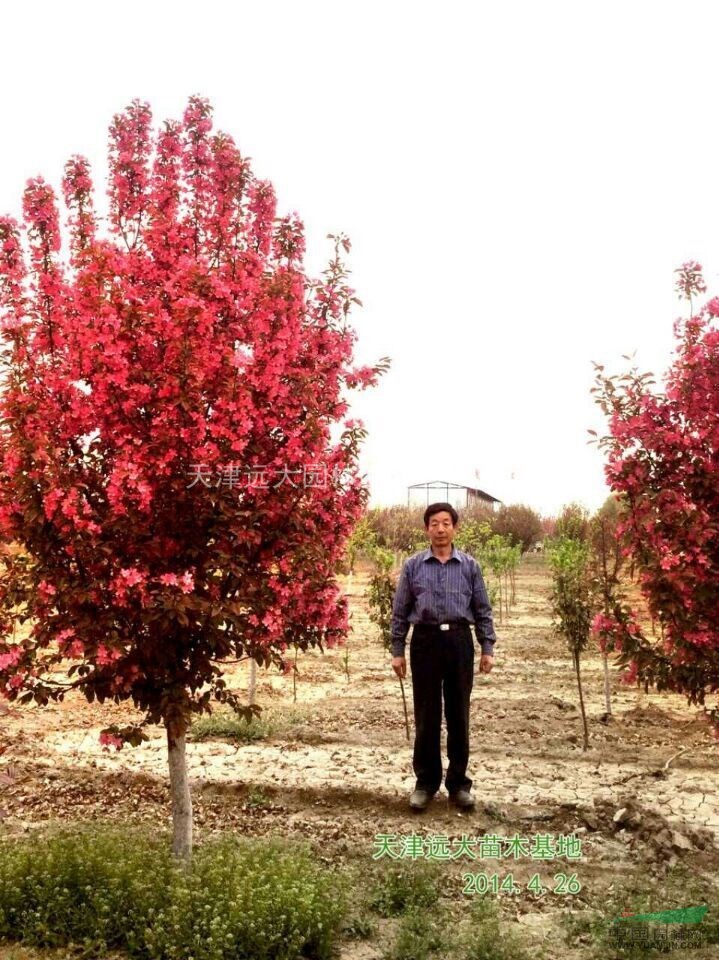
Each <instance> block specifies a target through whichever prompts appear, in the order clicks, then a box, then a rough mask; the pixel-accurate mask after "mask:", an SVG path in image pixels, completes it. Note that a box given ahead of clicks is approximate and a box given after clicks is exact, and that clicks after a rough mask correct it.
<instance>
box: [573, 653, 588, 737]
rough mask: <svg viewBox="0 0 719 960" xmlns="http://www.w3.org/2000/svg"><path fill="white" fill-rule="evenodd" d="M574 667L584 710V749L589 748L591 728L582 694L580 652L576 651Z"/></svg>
mask: <svg viewBox="0 0 719 960" xmlns="http://www.w3.org/2000/svg"><path fill="white" fill-rule="evenodd" d="M573 656H574V669H575V670H576V671H577V686H578V687H579V706H580V708H581V711H582V723H583V724H584V749H585V750H588V749H589V730H588V728H587V714H586V713H585V710H584V697H583V695H582V678H581V677H580V676H579V654H578V653H576V652H575V653H574V654H573Z"/></svg>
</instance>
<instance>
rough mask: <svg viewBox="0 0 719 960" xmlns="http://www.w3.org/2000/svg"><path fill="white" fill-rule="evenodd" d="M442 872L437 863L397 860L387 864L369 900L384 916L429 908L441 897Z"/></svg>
mask: <svg viewBox="0 0 719 960" xmlns="http://www.w3.org/2000/svg"><path fill="white" fill-rule="evenodd" d="M439 881H440V872H439V870H438V869H437V865H436V864H434V863H422V862H417V863H412V862H410V863H396V864H392V865H390V866H386V867H385V868H384V871H383V872H382V873H381V874H380V876H379V877H378V878H377V880H376V881H375V882H374V884H373V885H372V887H371V891H370V895H369V903H370V907H371V908H372V910H374V911H375V912H376V913H378V914H379V915H380V916H381V917H396V916H399V915H400V914H402V913H404V912H405V911H406V910H409V909H412V908H415V909H422V908H424V907H426V908H429V907H431V906H433V905H434V904H435V903H436V902H437V898H438V897H439Z"/></svg>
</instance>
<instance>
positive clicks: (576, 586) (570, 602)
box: [547, 537, 592, 655]
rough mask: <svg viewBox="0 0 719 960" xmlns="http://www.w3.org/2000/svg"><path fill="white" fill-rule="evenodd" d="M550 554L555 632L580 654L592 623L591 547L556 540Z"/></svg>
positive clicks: (548, 553)
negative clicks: (589, 567)
mask: <svg viewBox="0 0 719 960" xmlns="http://www.w3.org/2000/svg"><path fill="white" fill-rule="evenodd" d="M547 555H548V557H549V564H550V568H551V571H552V576H553V580H554V585H553V589H552V593H551V597H550V600H551V604H552V610H553V613H554V617H555V624H554V626H555V630H556V632H557V633H558V634H559V636H561V637H563V638H564V639H565V640H566V642H567V645H568V646H569V649H570V651H571V652H572V653H574V654H577V655H578V654H579V653H581V651H582V650H583V649H584V647H585V646H586V645H587V641H588V640H589V627H590V625H591V621H592V591H591V585H590V580H589V575H588V561H589V548H588V546H587V544H586V543H583V542H581V541H579V540H574V539H571V538H566V537H555V538H553V539H552V540H550V541H549V542H548V551H547Z"/></svg>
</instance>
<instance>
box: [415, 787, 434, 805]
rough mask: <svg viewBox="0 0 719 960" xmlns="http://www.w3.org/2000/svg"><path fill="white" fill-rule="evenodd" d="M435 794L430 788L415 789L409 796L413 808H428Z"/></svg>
mask: <svg viewBox="0 0 719 960" xmlns="http://www.w3.org/2000/svg"><path fill="white" fill-rule="evenodd" d="M433 796H434V794H433V793H430V792H429V790H415V791H414V793H413V794H412V795H411V796H410V798H409V805H410V807H411V808H412V809H413V810H426V809H427V807H428V806H429V803H430V800H431V799H432V797H433Z"/></svg>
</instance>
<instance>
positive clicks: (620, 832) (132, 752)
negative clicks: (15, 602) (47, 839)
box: [0, 556, 719, 960]
mask: <svg viewBox="0 0 719 960" xmlns="http://www.w3.org/2000/svg"><path fill="white" fill-rule="evenodd" d="M370 573H371V571H370V568H369V566H368V565H364V564H362V563H361V562H358V564H357V566H356V570H355V574H354V575H353V576H351V577H349V576H347V577H343V578H340V581H341V583H342V585H343V589H344V590H345V591H346V592H347V594H348V596H349V600H350V611H351V621H350V622H351V626H352V629H351V634H350V639H349V643H348V646H347V651H346V654H347V660H346V663H345V649H344V648H342V647H340V648H336V649H332V650H329V651H327V652H326V653H325V654H322V653H320V652H319V651H309V652H307V653H304V654H300V657H299V660H298V663H297V666H298V670H299V675H298V677H297V686H296V700H295V699H294V696H293V679H292V676H291V675H287V676H282V675H279V674H277V673H270V672H265V671H262V670H260V671H258V677H257V702H258V704H259V705H260V706H261V707H262V709H263V722H262V723H261V724H260V725H259V726H258V729H257V732H258V734H260V736H258V737H257V738H256V739H242V740H233V739H232V738H231V737H228V736H224V737H223V736H221V734H222V732H223V731H222V729H221V728H218V729H216V730H215V731H214V732H213V730H212V728H210V729H205V730H204V735H203V737H202V738H199V734H200V733H201V732H203V731H202V726H200V727H197V726H195V728H193V729H194V734H193V735H191V738H190V743H189V744H188V767H189V773H190V777H191V785H192V796H193V803H194V810H195V826H196V835H195V839H196V842H197V843H198V844H199V845H202V843H203V842H204V841H206V840H207V839H209V838H210V837H212V836H213V835H214V834H216V833H218V832H226V831H231V832H234V833H237V834H240V835H243V836H248V837H264V836H274V837H278V836H279V837H286V838H290V839H305V840H308V841H309V842H310V844H311V845H312V848H313V851H314V852H315V853H316V856H317V857H318V858H319V859H320V860H321V862H322V863H323V864H325V866H326V868H327V869H328V870H330V869H333V868H340V869H347V870H350V871H354V874H353V875H354V876H355V877H356V893H357V897H356V902H355V908H356V910H357V911H358V912H359V913H360V914H362V915H363V916H365V918H366V924H365V928H364V929H363V931H362V935H361V936H359V935H358V934H357V929H359V928H361V927H362V924H359V925H357V924H355V929H354V931H349V932H348V931H345V935H344V937H343V939H342V941H341V944H340V956H341V957H342V958H343V960H370V958H381V957H385V956H388V955H390V953H391V951H392V949H393V946H392V945H393V943H394V942H395V939H396V936H397V931H398V925H399V923H400V921H399V920H398V919H397V918H392V917H389V918H387V917H381V916H376V915H374V914H372V910H371V907H370V906H369V905H367V904H366V903H365V900H364V899H363V897H364V895H365V893H366V891H368V890H370V889H371V887H372V884H373V883H374V882H375V881H376V878H377V877H378V876H380V874H381V871H382V870H387V869H389V868H390V867H391V868H393V869H400V868H401V869H402V870H406V871H412V870H417V871H420V870H422V869H425V868H430V867H431V868H432V869H434V870H435V873H436V876H437V878H438V882H439V889H440V904H441V907H442V910H443V913H442V918H443V919H442V921H441V922H442V924H444V925H447V924H451V923H453V922H454V921H456V920H459V919H461V918H462V917H463V916H464V915H465V914H466V913H467V911H468V909H469V908H470V906H471V904H470V901H473V900H475V901H476V899H477V898H478V896H479V895H478V894H467V893H464V892H463V886H464V881H463V879H462V874H464V873H468V872H471V873H479V872H483V873H486V874H490V875H491V874H497V875H498V876H499V879H500V881H501V879H502V878H503V877H505V876H506V875H507V874H509V873H511V874H512V875H513V878H514V881H515V883H516V884H517V885H518V886H519V887H520V888H521V889H520V892H518V893H516V894H510V893H506V892H499V893H496V894H495V893H489V894H487V896H488V897H489V898H491V899H492V900H493V902H494V904H495V905H496V909H497V912H498V914H499V917H500V920H501V922H502V923H503V924H507V925H509V926H510V927H512V928H514V929H515V930H516V931H517V932H518V933H519V934H520V935H521V938H522V940H523V941H524V943H525V944H526V946H527V947H528V949H529V953H528V955H529V956H540V957H546V958H548V960H552V958H560V957H562V958H570V960H571V958H573V960H582V958H587V960H588V958H590V957H592V958H593V957H596V956H600V955H603V956H606V957H609V956H612V955H614V954H612V953H611V948H607V947H606V946H605V947H604V948H602V947H601V945H600V940H601V937H600V933H598V932H597V931H598V929H599V927H598V926H597V923H599V922H600V921H598V920H597V918H598V917H600V918H601V923H603V924H605V925H606V923H608V922H609V921H610V920H611V919H612V918H614V917H618V916H620V915H621V913H622V912H631V911H632V910H634V909H636V906H635V904H636V902H637V901H634V900H632V895H633V894H632V891H635V892H636V891H637V890H641V891H651V890H654V891H663V892H664V894H665V896H666V903H665V904H664V906H665V907H666V908H667V909H669V908H671V907H678V906H687V907H688V906H692V905H695V904H701V903H709V904H710V909H711V910H712V913H715V911H716V908H717V906H719V889H718V885H719V881H718V880H717V879H716V878H717V877H719V799H718V789H717V788H718V787H719V770H718V769H717V751H718V750H719V745H717V743H716V741H714V740H712V739H711V737H710V735H709V733H708V728H707V726H706V724H705V723H704V722H702V721H701V720H700V719H699V717H698V714H697V711H696V710H695V709H693V708H691V707H688V706H687V704H686V699H685V698H684V697H682V696H680V695H678V694H670V693H666V694H661V693H656V692H651V691H650V692H649V693H645V692H644V691H643V690H642V689H637V688H636V687H627V686H623V685H622V684H620V683H618V681H617V671H616V669H615V668H612V680H613V693H612V704H613V710H614V714H613V716H612V717H611V718H607V717H606V715H605V713H604V696H603V673H602V662H601V658H600V656H599V653H598V651H597V649H596V646H595V645H592V646H591V647H590V648H589V649H588V650H587V652H586V654H585V655H584V656H583V658H582V678H583V686H584V695H585V698H586V705H587V714H588V720H589V732H590V747H589V750H587V751H584V750H583V749H582V729H581V720H580V715H579V711H578V709H577V689H576V680H575V677H574V673H573V669H572V663H571V659H570V656H569V654H568V652H567V649H566V646H565V645H564V643H563V642H562V641H561V640H560V639H557V638H556V637H555V636H554V634H553V631H552V625H551V622H552V618H551V611H550V606H549V591H550V587H551V584H550V575H549V570H548V567H547V564H546V561H545V560H544V558H543V557H541V556H525V557H524V558H523V560H522V562H521V564H520V567H519V569H518V572H517V579H516V593H517V602H516V604H515V606H514V607H513V608H512V610H511V611H510V615H509V618H505V620H504V622H503V623H500V622H499V621H498V618H495V619H496V621H497V622H496V629H497V636H498V643H497V648H496V657H495V666H494V670H493V671H492V673H491V675H489V676H485V675H479V674H476V675H475V685H474V690H473V697H472V737H471V744H472V754H471V759H470V769H469V771H468V772H469V775H470V776H471V777H472V778H473V780H474V792H475V793H476V795H477V798H478V805H477V808H476V810H475V811H474V812H473V813H460V812H457V811H455V810H454V809H452V808H450V807H449V806H448V804H447V798H446V794H445V793H444V791H442V793H440V795H438V797H437V798H435V801H434V803H433V804H432V805H431V806H430V808H429V809H428V811H427V812H426V813H424V814H420V815H414V814H412V813H411V811H409V809H408V808H407V796H408V794H409V792H410V791H411V790H412V788H413V785H414V777H413V775H412V769H411V742H409V743H408V741H407V739H406V734H405V725H404V715H403V708H402V699H401V694H400V688H399V683H398V681H397V679H396V678H395V677H394V676H393V674H392V672H391V669H390V664H389V655H388V654H387V653H386V651H385V650H384V649H383V647H382V644H381V642H380V641H379V639H378V634H377V628H376V627H375V625H374V624H373V623H372V622H371V621H370V620H369V617H368V607H367V601H366V589H367V583H368V578H369V576H370ZM638 596H639V595H638V592H637V591H636V590H635V591H634V592H633V593H632V598H633V601H634V602H635V603H636V604H637V606H638V607H639V606H640V604H639V599H638ZM346 668H347V669H348V672H349V678H348V676H347V673H346ZM227 680H228V685H229V686H230V687H231V688H232V689H234V690H235V691H236V692H238V693H240V694H242V695H244V694H245V691H246V690H247V685H248V669H247V664H246V663H240V664H238V665H235V666H233V667H228V673H227ZM406 693H407V698H408V707H409V710H410V734H411V735H413V728H412V719H411V685H410V682H409V680H408V681H407V683H406ZM137 719H140V717H139V715H136V714H135V712H134V711H133V708H132V707H131V706H129V705H127V704H125V705H122V706H114V705H113V704H105V705H104V706H102V707H99V706H97V705H90V704H88V703H87V702H86V701H85V700H84V699H83V698H81V697H80V696H77V695H69V696H68V697H67V698H66V699H65V701H64V702H61V703H57V704H50V705H49V706H47V707H45V708H43V709H39V708H36V707H34V706H29V707H24V708H20V707H18V706H16V705H13V704H6V705H3V706H2V713H1V714H0V751H2V752H1V755H0V785H1V792H0V831H2V834H3V835H5V836H27V835H33V834H36V833H37V834H38V842H41V840H40V836H39V834H40V832H41V831H44V830H45V829H46V828H47V827H48V826H51V825H52V824H57V823H60V822H68V821H81V822H86V821H99V822H102V823H106V822H108V821H109V822H115V823H120V824H125V825H127V828H128V829H131V828H132V827H133V826H137V825H140V824H146V825H148V824H149V825H151V826H152V827H153V828H161V829H163V830H164V829H167V828H168V827H169V824H170V801H169V792H168V787H167V749H166V739H165V735H164V731H163V730H162V729H161V728H159V727H157V728H154V729H153V728H151V729H150V731H149V732H150V733H151V734H152V736H151V739H150V740H149V742H147V743H144V744H142V745H141V746H140V747H137V748H132V747H129V746H127V747H125V748H124V749H122V750H121V751H119V752H115V751H114V750H107V749H103V748H102V747H101V746H100V743H99V737H98V735H99V732H100V730H102V729H103V728H104V727H106V726H107V725H108V724H111V723H118V724H124V723H129V722H132V721H134V720H137ZM443 736H444V732H443ZM445 762H446V760H445ZM380 834H385V835H391V836H392V837H393V838H394V842H395V847H394V849H395V850H399V849H400V848H401V844H402V843H403V842H404V840H403V839H402V838H406V837H409V836H410V835H412V834H419V835H420V836H422V837H430V836H438V837H442V836H444V837H447V838H449V839H450V840H453V839H458V838H460V837H461V836H462V835H463V834H466V835H468V836H470V837H478V836H480V835H490V834H492V835H494V834H497V835H500V836H503V837H511V836H514V835H515V834H516V835H519V836H521V837H525V838H532V837H533V836H535V835H537V834H549V835H551V837H553V838H555V839H556V838H558V837H560V836H561V835H564V836H566V835H570V834H572V835H574V836H576V838H578V840H579V842H580V850H581V853H580V855H579V856H578V857H572V858H567V857H564V856H555V857H550V858H548V859H532V858H531V857H529V856H526V855H525V856H520V857H518V858H516V859H514V858H512V857H509V858H507V857H504V858H502V859H501V860H496V859H485V860H476V861H472V860H470V859H467V858H455V859H452V860H444V861H443V860H441V859H436V860H434V862H433V863H432V864H430V863H429V861H430V859H431V857H426V856H417V857H415V859H414V860H412V858H410V857H407V856H400V857H399V858H397V859H396V860H393V861H390V858H389V857H387V856H385V857H376V858H375V856H374V855H375V854H376V852H377V851H378V850H379V845H378V841H377V838H378V836H379V835H380ZM398 845H399V846H398ZM424 849H425V850H427V849H428V848H427V847H425V848H424ZM420 860H422V861H423V862H422V863H420V862H419V861H420ZM560 873H564V874H565V875H566V876H570V875H575V879H574V880H573V881H572V884H571V886H572V889H576V887H577V885H581V888H580V889H578V890H576V892H568V891H565V892H554V891H553V887H554V886H555V884H557V883H559V884H561V883H562V882H563V881H561V880H560V881H557V880H555V877H556V875H557V874H560ZM534 874H539V877H540V879H541V881H542V883H543V884H544V886H545V887H546V888H547V892H546V893H544V894H543V895H541V896H539V895H537V894H535V893H530V892H529V891H528V889H527V884H528V883H529V882H530V879H531V877H532V876H533V875H534ZM712 904H713V908H712ZM592 923H594V926H592ZM600 925H601V924H600ZM604 942H605V943H606V940H605V941H604ZM717 949H718V948H717V946H716V944H715V943H706V944H704V945H703V946H699V947H696V946H695V947H693V948H692V949H691V950H689V949H687V950H682V949H675V950H674V951H673V955H674V956H677V957H679V956H683V955H685V954H686V955H687V956H692V957H695V958H710V957H712V956H716V953H714V952H713V951H716V950H717ZM598 950H599V951H600V952H599V953H598V952H597V951H598ZM51 955H53V954H52V953H51V952H48V953H33V952H31V951H29V950H24V949H23V948H22V947H15V946H14V947H5V948H2V947H0V958H2V960H9V958H13V960H20V958H26V957H27V958H30V957H36V956H38V957H39V956H51ZM432 955H433V956H434V955H438V956H442V952H441V950H440V952H439V953H438V954H432Z"/></svg>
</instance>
